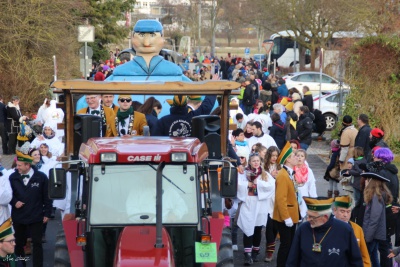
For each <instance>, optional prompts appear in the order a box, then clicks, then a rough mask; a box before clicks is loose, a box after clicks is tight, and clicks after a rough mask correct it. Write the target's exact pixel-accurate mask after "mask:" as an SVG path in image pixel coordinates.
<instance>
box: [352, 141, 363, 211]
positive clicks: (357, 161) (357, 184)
mask: <svg viewBox="0 0 400 267" xmlns="http://www.w3.org/2000/svg"><path fill="white" fill-rule="evenodd" d="M361 164H367V159H366V158H365V157H364V149H363V148H362V147H359V146H357V147H355V148H354V165H353V168H351V169H350V170H349V172H348V173H349V174H350V175H351V176H353V179H352V180H351V184H350V185H351V186H352V187H353V198H354V204H355V205H357V204H358V202H359V201H360V199H361V194H362V192H361V173H362V170H361V169H360V165H361Z"/></svg>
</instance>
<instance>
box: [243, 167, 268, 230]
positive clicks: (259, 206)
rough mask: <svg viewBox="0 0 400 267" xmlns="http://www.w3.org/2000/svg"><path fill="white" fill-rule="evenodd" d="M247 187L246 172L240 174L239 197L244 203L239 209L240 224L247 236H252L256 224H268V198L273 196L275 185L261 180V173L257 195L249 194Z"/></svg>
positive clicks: (258, 179)
mask: <svg viewBox="0 0 400 267" xmlns="http://www.w3.org/2000/svg"><path fill="white" fill-rule="evenodd" d="M247 187H248V180H247V177H246V174H245V173H244V174H239V176H238V193H237V198H238V199H239V200H240V201H242V204H241V207H240V211H239V217H238V226H239V227H240V229H242V231H243V233H245V234H246V235H247V236H252V235H253V234H254V227H255V226H264V225H266V224H267V220H268V209H267V205H268V198H269V197H271V191H272V190H273V187H272V186H271V184H269V183H268V182H266V181H263V180H261V175H260V176H259V177H258V178H257V191H258V195H257V196H249V195H248V188H247Z"/></svg>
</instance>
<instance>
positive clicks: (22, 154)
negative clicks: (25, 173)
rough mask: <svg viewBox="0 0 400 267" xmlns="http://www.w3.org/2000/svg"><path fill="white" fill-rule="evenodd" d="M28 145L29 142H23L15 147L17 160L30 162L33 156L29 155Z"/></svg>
mask: <svg viewBox="0 0 400 267" xmlns="http://www.w3.org/2000/svg"><path fill="white" fill-rule="evenodd" d="M30 145H31V143H29V142H25V143H24V144H23V145H22V146H21V147H17V149H16V154H17V160H18V161H23V162H27V163H32V161H33V158H32V157H31V156H29V150H30Z"/></svg>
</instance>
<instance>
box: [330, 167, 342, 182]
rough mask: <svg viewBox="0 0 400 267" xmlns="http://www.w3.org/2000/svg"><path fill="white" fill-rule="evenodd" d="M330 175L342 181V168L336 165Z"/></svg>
mask: <svg viewBox="0 0 400 267" xmlns="http://www.w3.org/2000/svg"><path fill="white" fill-rule="evenodd" d="M329 176H330V177H331V179H333V180H335V181H338V182H339V181H340V179H339V178H340V170H339V168H338V167H337V166H335V167H334V168H333V169H332V170H330V171H329Z"/></svg>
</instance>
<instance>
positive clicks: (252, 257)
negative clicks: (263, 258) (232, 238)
mask: <svg viewBox="0 0 400 267" xmlns="http://www.w3.org/2000/svg"><path fill="white" fill-rule="evenodd" d="M258 254H260V251H259V250H252V251H251V259H252V260H253V262H258V259H257V257H258Z"/></svg>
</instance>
